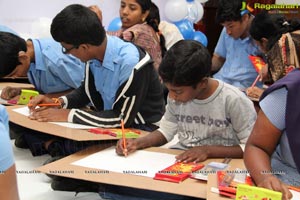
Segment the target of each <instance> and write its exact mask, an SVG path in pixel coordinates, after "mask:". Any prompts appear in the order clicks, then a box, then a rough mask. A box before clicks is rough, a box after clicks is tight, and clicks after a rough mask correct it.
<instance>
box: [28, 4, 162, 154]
mask: <svg viewBox="0 0 300 200" xmlns="http://www.w3.org/2000/svg"><path fill="white" fill-rule="evenodd" d="M51 34H52V36H53V38H54V39H55V40H56V41H58V42H60V43H61V45H62V46H63V50H64V51H65V52H68V53H69V54H72V55H73V56H76V57H77V58H79V59H80V60H81V61H82V62H85V63H86V67H85V77H84V80H83V82H82V84H81V86H80V87H79V88H77V89H75V90H73V91H72V92H71V93H69V94H67V95H66V96H61V97H59V98H58V100H59V101H60V103H61V106H60V107H59V108H47V109H44V110H40V109H35V107H36V106H37V105H38V104H39V103H42V102H44V103H46V102H48V103H50V102H53V100H52V99H50V98H48V97H46V96H43V95H40V96H37V97H35V98H34V99H32V100H31V101H30V104H31V105H32V106H31V107H30V109H31V113H32V115H31V116H30V117H31V119H33V120H39V121H45V122H48V121H61V122H64V121H68V122H73V123H79V124H86V125H92V126H97V127H103V128H116V127H120V124H121V123H120V122H121V116H123V121H124V124H125V127H134V128H138V129H142V130H146V131H153V130H155V129H156V128H157V127H158V126H157V124H158V122H159V121H160V119H161V117H162V115H163V113H164V105H165V103H164V98H163V89H162V84H161V83H160V80H159V78H158V74H157V72H156V71H155V69H154V67H153V61H152V59H151V57H150V56H149V54H148V53H146V52H145V51H143V50H142V49H140V48H138V47H137V46H135V45H134V44H133V43H130V42H125V41H123V40H121V39H120V38H118V37H114V36H108V35H106V32H105V30H104V28H103V26H102V23H101V21H100V20H99V19H98V17H97V15H96V14H95V13H94V12H93V11H91V10H90V9H89V8H88V7H85V6H82V5H79V4H72V5H69V6H67V7H66V8H65V9H63V10H62V11H61V12H60V13H58V14H57V15H56V16H55V17H54V19H53V21H52V24H51ZM86 105H91V106H92V107H93V110H86V109H81V108H82V107H84V106H86ZM37 135H41V134H33V135H31V137H32V138H33V137H38V136H37ZM50 137H51V136H50ZM45 139H50V138H47V137H45V138H43V140H44V141H45ZM59 140H60V141H62V143H63V144H65V141H67V140H64V139H63V138H59ZM31 141H33V139H32V140H31ZM78 146H80V148H85V147H86V146H85V145H78ZM77 150H79V149H75V150H70V149H68V150H66V151H64V150H63V151H62V152H61V154H62V155H66V154H70V153H73V152H74V151H77Z"/></svg>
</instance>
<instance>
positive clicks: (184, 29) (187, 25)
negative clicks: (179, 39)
mask: <svg viewBox="0 0 300 200" xmlns="http://www.w3.org/2000/svg"><path fill="white" fill-rule="evenodd" d="M174 24H175V25H176V26H177V28H178V29H179V31H180V33H181V35H182V36H183V38H184V39H186V40H188V39H192V38H193V35H194V27H193V24H192V22H190V21H189V20H187V19H183V20H180V21H178V22H174Z"/></svg>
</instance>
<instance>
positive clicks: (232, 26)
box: [222, 19, 248, 39]
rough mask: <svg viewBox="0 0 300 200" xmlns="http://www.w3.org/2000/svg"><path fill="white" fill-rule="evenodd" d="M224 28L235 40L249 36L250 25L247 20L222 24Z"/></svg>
mask: <svg viewBox="0 0 300 200" xmlns="http://www.w3.org/2000/svg"><path fill="white" fill-rule="evenodd" d="M222 26H224V27H225V29H226V33H227V34H228V35H229V36H231V37H233V38H234V39H238V38H245V37H246V36H248V29H247V26H248V23H247V21H246V20H243V19H241V20H240V21H227V22H224V23H222Z"/></svg>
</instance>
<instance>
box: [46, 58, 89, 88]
mask: <svg viewBox="0 0 300 200" xmlns="http://www.w3.org/2000/svg"><path fill="white" fill-rule="evenodd" d="M50 67H51V68H52V70H53V71H55V74H56V75H57V76H59V77H60V79H61V80H62V81H63V82H64V83H65V84H67V85H68V86H70V87H71V88H74V89H75V88H78V87H79V86H80V84H81V81H82V80H83V78H84V69H85V63H83V62H81V61H80V60H79V59H78V58H75V57H74V56H72V55H61V56H60V57H57V60H56V65H55V66H52V65H50Z"/></svg>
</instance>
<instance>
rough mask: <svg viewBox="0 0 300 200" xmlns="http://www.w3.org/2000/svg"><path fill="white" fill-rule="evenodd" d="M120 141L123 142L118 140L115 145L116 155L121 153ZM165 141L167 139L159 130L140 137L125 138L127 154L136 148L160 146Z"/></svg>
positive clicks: (121, 145)
mask: <svg viewBox="0 0 300 200" xmlns="http://www.w3.org/2000/svg"><path fill="white" fill-rule="evenodd" d="M122 142H123V141H122V140H119V141H118V144H117V147H116V152H117V154H118V155H123V144H122ZM166 143H167V139H166V138H165V137H164V135H163V134H162V133H161V132H160V131H158V130H156V131H153V132H151V133H149V134H148V135H146V136H144V137H140V138H137V139H127V140H126V144H127V145H126V149H127V154H131V153H133V152H135V151H136V150H138V149H145V148H148V147H153V146H161V145H164V144H166Z"/></svg>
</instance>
